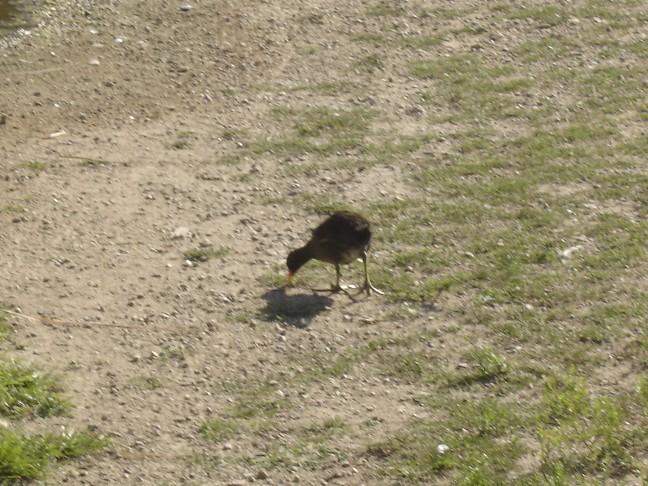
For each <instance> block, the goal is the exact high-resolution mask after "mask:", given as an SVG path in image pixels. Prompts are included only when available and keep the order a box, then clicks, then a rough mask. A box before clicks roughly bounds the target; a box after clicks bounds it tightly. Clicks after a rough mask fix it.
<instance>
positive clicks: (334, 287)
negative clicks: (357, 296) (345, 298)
mask: <svg viewBox="0 0 648 486" xmlns="http://www.w3.org/2000/svg"><path fill="white" fill-rule="evenodd" d="M355 288H356V286H355V285H340V284H331V290H332V291H333V292H345V293H347V294H348V292H347V291H348V290H349V289H355Z"/></svg>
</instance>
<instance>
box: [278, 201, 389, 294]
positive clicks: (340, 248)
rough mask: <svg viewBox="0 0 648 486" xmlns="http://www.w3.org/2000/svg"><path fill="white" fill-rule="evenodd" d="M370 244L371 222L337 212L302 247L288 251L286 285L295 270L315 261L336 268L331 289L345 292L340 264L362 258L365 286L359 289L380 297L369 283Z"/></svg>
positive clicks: (290, 280)
mask: <svg viewBox="0 0 648 486" xmlns="http://www.w3.org/2000/svg"><path fill="white" fill-rule="evenodd" d="M370 243H371V223H369V221H368V220H367V218H365V217H364V216H362V215H361V214H358V213H356V212H352V211H337V212H335V213H333V214H332V215H330V216H329V217H328V218H327V219H326V220H325V221H324V222H322V223H321V224H320V225H319V226H318V227H317V228H315V229H314V230H313V233H312V236H311V239H310V240H309V241H308V243H306V245H304V246H303V247H301V248H297V249H296V250H293V251H291V252H290V253H289V254H288V258H287V259H286V265H287V267H288V283H289V284H292V282H293V278H294V276H295V273H297V270H299V269H300V268H301V267H302V266H303V265H304V264H305V263H307V262H308V261H310V260H312V259H315V260H319V261H322V262H325V263H332V264H333V265H335V275H336V278H335V284H334V285H333V286H332V290H334V291H340V290H345V289H346V287H343V286H341V285H340V265H346V264H349V263H351V262H352V261H354V260H357V259H361V260H362V262H363V266H364V277H365V280H364V285H363V287H362V289H363V290H364V291H365V292H367V294H369V295H370V294H371V292H372V291H373V292H376V293H377V294H381V295H383V294H384V292H382V291H381V290H378V289H377V288H376V287H374V286H373V285H372V284H371V281H370V280H369V274H368V272H367V261H368V255H369V246H370Z"/></svg>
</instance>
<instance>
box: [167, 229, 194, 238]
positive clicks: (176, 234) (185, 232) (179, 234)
mask: <svg viewBox="0 0 648 486" xmlns="http://www.w3.org/2000/svg"><path fill="white" fill-rule="evenodd" d="M189 236H191V231H189V228H187V227H186V226H179V227H177V228H176V229H174V230H173V233H171V238H173V239H174V240H177V239H180V238H188V237H189Z"/></svg>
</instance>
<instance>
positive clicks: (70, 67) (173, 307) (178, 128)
mask: <svg viewBox="0 0 648 486" xmlns="http://www.w3.org/2000/svg"><path fill="white" fill-rule="evenodd" d="M190 7H191V8H188V7H187V8H184V5H181V4H180V3H178V2H158V1H153V0H124V1H111V2H96V3H95V2H89V3H74V4H72V3H71V4H65V5H59V6H56V7H51V11H48V16H47V19H46V20H45V21H44V23H43V25H42V26H41V27H40V28H38V29H35V30H33V31H31V32H29V33H27V34H25V35H23V36H22V37H21V38H20V39H18V40H12V41H5V42H4V44H5V45H4V46H3V47H2V49H1V50H0V70H1V72H2V76H0V90H1V92H2V96H1V97H0V113H1V114H2V117H3V118H2V124H1V125H0V137H1V139H2V144H0V153H1V155H2V157H1V159H0V170H1V174H2V177H1V178H0V207H3V208H7V211H2V212H0V242H1V244H2V248H3V250H2V252H1V255H0V295H1V300H2V301H3V302H4V305H5V306H10V307H9V309H13V310H14V311H16V312H17V314H16V315H12V323H13V324H14V326H15V328H16V333H15V334H14V336H13V337H12V343H13V344H11V347H12V348H14V347H17V348H18V349H20V351H17V352H16V353H15V354H16V358H17V359H18V360H20V362H22V363H27V364H35V365H37V366H40V367H42V368H43V369H44V370H46V371H48V372H51V373H54V374H56V375H58V376H61V377H62V379H63V384H64V386H65V388H66V395H67V396H68V397H69V398H70V400H71V401H72V402H73V403H74V405H75V409H74V411H73V413H72V414H71V416H70V417H60V418H55V419H47V420H43V421H42V423H40V422H37V423H36V424H35V426H36V427H41V426H43V425H44V426H46V427H48V428H50V429H52V430H57V431H58V430H61V428H65V429H66V430H80V429H85V428H86V427H88V426H90V427H92V428H94V429H96V430H97V431H99V432H101V433H103V434H105V435H107V436H108V437H110V438H111V439H112V441H113V445H114V451H113V452H111V453H109V454H104V455H102V456H99V457H97V458H91V459H89V460H87V461H81V463H78V462H77V463H74V464H72V465H64V466H60V467H58V466H57V468H56V469H55V470H53V471H51V474H50V476H49V477H48V479H47V480H46V483H47V484H60V483H62V482H67V483H70V484H93V485H95V484H156V485H160V484H245V483H247V482H248V481H253V480H259V481H262V480H266V481H268V482H273V481H274V482H279V483H280V482H282V481H296V482H300V484H320V482H321V481H322V480H328V481H330V482H331V483H338V484H362V483H363V482H368V481H370V482H371V483H374V482H375V480H373V479H371V478H372V477H373V468H374V466H373V465H372V464H370V463H369V462H368V460H367V458H366V457H363V456H362V455H361V454H359V452H361V451H362V450H363V447H365V445H366V441H368V440H372V439H378V438H379V436H380V433H381V431H382V432H384V431H388V430H395V429H396V428H397V427H398V425H399V424H400V423H402V422H403V421H406V420H408V419H410V418H412V417H413V416H415V415H416V414H417V413H421V412H420V410H421V409H420V407H419V406H417V405H416V404H415V403H414V402H412V401H411V400H408V397H411V396H412V394H413V393H414V390H413V389H410V387H409V386H408V385H407V384H406V383H401V384H398V383H390V382H389V380H386V381H385V382H380V381H375V382H374V381H366V382H357V381H356V380H354V379H348V380H330V382H328V383H327V384H325V385H323V386H318V387H314V388H313V387H311V388H309V387H307V386H306V387H303V388H302V389H299V390H278V393H281V394H282V395H285V396H286V397H288V399H290V400H292V401H294V402H296V403H298V404H299V405H298V408H296V409H294V410H291V411H290V412H289V413H288V414H287V415H284V416H283V417H281V419H282V420H286V421H287V422H291V423H301V422H304V423H307V422H308V421H311V422H312V421H313V420H316V419H325V418H327V417H340V418H341V419H342V420H344V421H347V422H349V423H352V424H353V423H360V422H362V421H365V420H367V419H369V418H372V417H373V418H374V419H375V420H376V423H379V424H380V425H378V426H377V427H375V428H374V430H375V431H376V437H356V438H355V439H348V443H344V444H340V445H339V447H341V448H342V449H344V450H345V452H346V455H345V456H346V457H347V459H344V460H340V461H339V462H337V463H336V462H333V463H332V464H327V465H326V466H325V468H324V469H318V468H311V467H304V468H303V469H300V468H292V470H281V469H280V470H279V471H276V470H272V471H269V472H267V471H265V470H264V469H263V468H262V467H260V466H259V467H256V466H254V465H248V464H250V463H249V461H247V462H246V461H241V460H236V458H241V457H252V458H254V457H255V456H257V455H263V453H264V450H266V449H267V447H268V445H269V444H271V443H272V442H273V441H280V440H281V437H267V440H266V442H265V443H263V442H262V441H259V440H258V439H254V438H251V439H248V438H246V437H239V438H236V439H233V440H231V441H228V442H226V443H225V444H224V445H223V444H214V443H212V442H210V441H208V440H205V439H204V438H203V437H202V435H201V434H200V431H199V427H200V424H201V422H202V421H203V420H206V419H210V418H215V417H217V416H218V411H219V410H222V409H225V408H227V407H228V406H230V405H231V402H232V401H233V399H232V397H231V396H228V395H227V394H226V393H222V392H219V390H222V386H221V385H222V384H223V383H228V382H233V383H236V382H237V380H240V379H241V378H244V377H246V376H248V374H256V376H264V375H269V374H270V373H271V372H272V373H280V372H282V370H286V371H288V370H292V369H293V368H292V367H291V366H290V363H289V362H288V360H287V359H286V350H287V349H308V350H320V351H322V352H329V353H330V352H335V349H337V348H338V347H342V346H346V345H352V344H357V343H361V342H362V341H363V340H364V339H366V338H367V337H371V336H376V335H384V336H386V337H389V336H391V335H395V334H397V333H398V326H397V325H394V323H393V322H390V321H389V319H386V318H385V316H386V315H387V314H388V313H389V312H390V308H391V307H393V306H399V307H402V306H403V304H393V305H392V304H387V303H386V302H385V301H381V300H380V298H376V297H370V298H366V297H359V298H357V299H356V300H355V301H352V300H351V299H349V298H348V297H346V296H344V295H334V296H328V295H327V294H323V295H320V296H312V295H311V293H310V292H309V291H308V289H307V288H301V289H299V288H298V289H295V290H290V291H289V292H290V294H289V296H288V297H290V298H291V299H293V300H292V301H291V302H293V304H291V305H296V306H299V305H300V302H303V303H304V305H308V306H310V307H311V308H313V307H315V308H317V309H318V310H321V311H322V312H315V313H314V314H313V316H312V319H308V322H305V321H304V319H300V322H298V323H297V324H298V325H297V326H294V327H291V326H280V325H278V324H276V323H273V322H272V321H271V320H270V319H266V320H264V319H261V320H259V319H255V318H254V316H257V315H261V316H263V315H264V312H265V311H267V309H268V308H269V307H271V306H272V305H273V302H275V301H276V299H277V298H279V297H277V295H278V294H276V292H274V291H273V289H274V287H273V286H269V285H263V284H261V283H260V281H259V277H261V276H263V275H267V274H268V273H272V272H273V271H274V272H277V270H276V269H277V268H278V267H277V266H278V265H283V262H284V259H285V256H286V255H287V253H288V251H289V250H290V249H292V248H294V247H296V246H297V245H298V244H300V243H302V242H303V240H304V237H305V236H306V235H307V232H308V230H309V229H310V228H312V227H313V226H314V225H315V224H316V222H317V221H318V219H319V217H317V216H313V215H305V214H303V212H302V211H301V210H298V209H295V211H294V212H293V211H287V210H286V208H285V207H283V206H281V205H278V204H268V203H267V202H266V201H267V200H268V198H269V197H270V196H281V195H283V194H290V193H291V192H294V191H298V190H299V184H298V183H297V182H296V181H295V180H287V179H286V177H285V176H283V175H282V174H283V173H282V172H281V171H279V170H278V168H277V165H276V164H277V161H276V160H275V159H273V158H272V157H270V156H268V155H262V156H259V157H255V158H252V157H249V156H245V157H243V158H242V160H240V161H239V163H238V164H229V165H228V164H220V163H217V161H218V160H219V158H220V157H222V156H223V155H224V154H230V153H232V152H235V151H236V150H237V149H238V147H237V145H236V144H237V142H236V141H235V140H232V139H229V138H228V137H226V136H223V134H224V133H227V130H228V129H230V128H232V127H236V129H244V130H246V129H247V130H250V131H254V132H255V133H261V134H264V133H265V134H267V135H266V136H268V137H269V136H272V133H273V128H272V126H268V125H267V123H268V122H267V113H268V111H269V110H270V109H271V108H272V107H274V106H279V105H286V104H291V103H292V102H293V100H298V102H299V103H302V104H308V103H312V104H316V103H317V102H318V96H319V95H318V94H317V93H303V92H291V91H290V88H291V87H294V86H298V85H300V84H302V83H308V82H316V81H318V80H322V81H323V80H330V79H335V78H336V77H337V75H338V73H347V72H348V70H349V69H350V65H351V63H352V60H353V58H354V57H357V56H358V55H360V54H361V52H360V50H361V46H358V45H352V44H350V43H349V42H348V41H347V40H345V39H347V38H348V33H349V31H350V30H351V29H355V28H356V27H357V26H361V27H362V24H361V20H359V19H361V17H362V15H363V12H364V10H365V6H364V5H362V3H361V2H351V3H344V4H341V3H339V2H330V1H327V0H324V1H318V2H308V3H306V4H304V3H303V2H297V1H288V2H283V1H282V2H275V1H265V0H264V1H262V2H256V1H254V2H247V1H244V2H238V1H237V2H220V1H219V2H206V1H204V0H203V1H200V0H198V1H196V2H191V5H190ZM309 15H310V16H312V19H313V21H312V22H303V21H300V22H296V21H295V19H298V18H301V19H303V18H304V17H305V16H309ZM308 46H315V47H316V48H317V50H318V51H319V52H321V53H323V54H322V55H321V56H312V57H313V59H312V61H310V64H309V65H306V64H305V63H304V62H305V58H304V56H301V55H300V54H299V52H300V50H302V49H305V48H308ZM345 75H346V74H345ZM374 84H375V94H376V96H375V97H374V99H372V100H371V103H375V104H379V105H381V108H385V109H388V110H391V111H399V110H401V111H402V110H404V109H405V108H407V107H408V106H409V103H408V102H407V96H408V93H407V90H408V86H407V85H398V86H397V85H396V83H394V82H393V80H390V79H389V78H388V77H385V76H383V74H382V73H381V74H379V77H378V78H377V79H375V81H374ZM284 87H285V89H284ZM341 102H343V103H348V102H349V100H341ZM362 102H363V101H362V100H360V101H358V103H362ZM402 118H403V121H404V126H405V127H407V124H408V123H411V120H412V118H411V117H408V116H403V117H402ZM412 127H413V126H412ZM412 127H410V128H412ZM412 129H413V128H412ZM183 137H189V138H190V140H189V142H190V143H189V144H187V146H186V147H184V148H183V149H178V147H176V148H174V147H173V145H174V143H176V142H177V141H178V140H180V141H182V140H183ZM304 182H306V183H307V184H310V185H313V187H316V186H317V185H319V186H320V188H321V190H322V191H323V192H325V191H336V193H341V194H345V195H346V196H347V200H348V203H349V204H350V205H354V204H356V203H358V204H360V205H361V203H362V202H363V201H368V200H371V199H372V197H374V195H375V194H376V193H375V191H376V190H378V191H382V194H383V196H391V195H393V196H398V195H399V194H402V193H403V191H404V188H403V187H402V185H401V184H400V183H399V174H398V173H397V172H396V171H394V170H391V169H389V168H385V167H383V168H376V169H373V170H372V171H370V172H367V173H365V174H363V176H362V177H360V176H358V177H347V178H346V179H342V180H339V181H334V180H308V179H305V180H302V183H304ZM201 245H202V246H204V247H210V248H215V249H224V250H223V251H225V252H226V255H225V257H223V258H215V259H212V260H210V261H209V262H207V263H203V264H199V265H191V266H190V265H187V264H186V263H185V262H184V260H183V256H182V255H183V253H184V252H185V251H187V250H189V249H192V248H194V247H198V246H201ZM384 251H387V250H386V249H381V248H376V250H375V252H374V258H375V259H376V261H378V262H379V260H380V254H381V252H384ZM282 271H283V270H282ZM356 276H357V274H356ZM300 299H302V300H301V301H300ZM266 314H267V312H266ZM237 316H252V318H251V319H243V318H240V319H239V318H237ZM436 319H437V318H436V317H430V316H428V315H421V314H420V313H419V312H418V311H415V310H412V322H410V323H409V325H411V326H421V327H422V328H424V327H434V326H439V325H441V322H442V320H439V321H438V322H437V321H436ZM412 329H414V327H412ZM437 345H438V346H444V345H443V344H439V343H437ZM150 379H154V380H156V381H155V383H162V386H152V387H147V386H142V385H141V383H142V382H143V381H144V382H145V381H146V380H150ZM151 388H152V389H151ZM233 393H234V392H233ZM205 458H212V459H211V460H212V461H213V462H214V465H213V466H212V467H206V466H205V465H204V464H202V463H204V462H205V461H206V459H205ZM79 464H80V465H79ZM367 484H368V483H367Z"/></svg>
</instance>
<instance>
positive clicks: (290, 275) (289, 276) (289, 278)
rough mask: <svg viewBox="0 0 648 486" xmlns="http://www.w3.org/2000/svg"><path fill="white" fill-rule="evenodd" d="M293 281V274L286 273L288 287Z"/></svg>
mask: <svg viewBox="0 0 648 486" xmlns="http://www.w3.org/2000/svg"><path fill="white" fill-rule="evenodd" d="M294 279H295V274H294V273H292V272H288V285H292V283H293V280H294Z"/></svg>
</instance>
